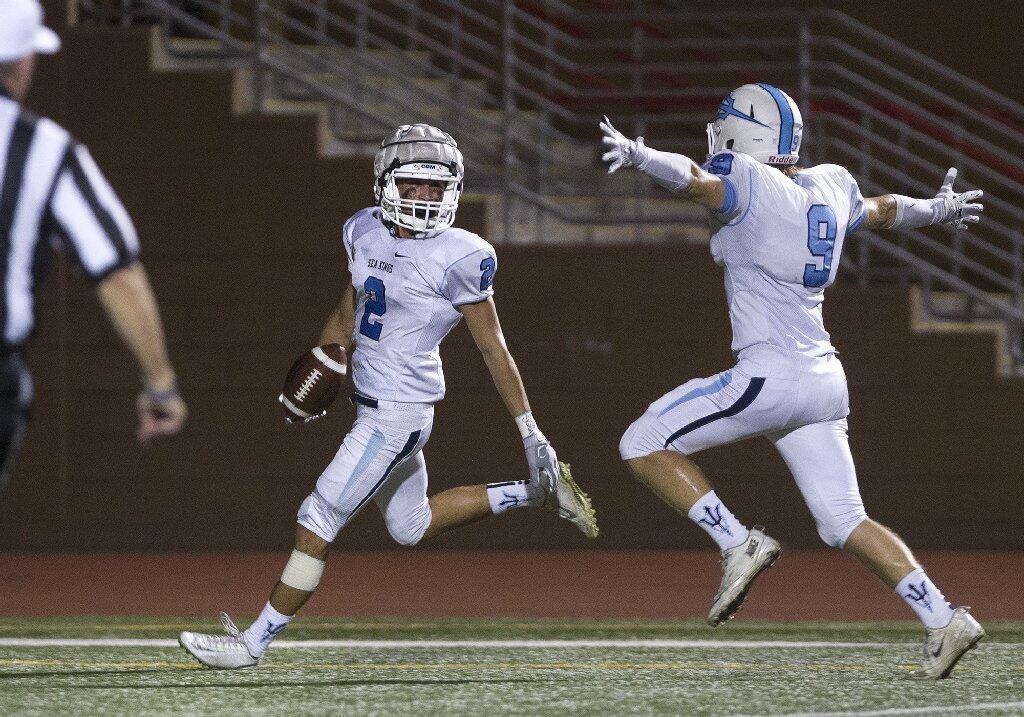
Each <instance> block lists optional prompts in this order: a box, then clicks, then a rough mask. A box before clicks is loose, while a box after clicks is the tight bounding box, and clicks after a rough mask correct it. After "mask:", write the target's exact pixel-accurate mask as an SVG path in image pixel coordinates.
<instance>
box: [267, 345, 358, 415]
mask: <svg viewBox="0 0 1024 717" xmlns="http://www.w3.org/2000/svg"><path fill="white" fill-rule="evenodd" d="M346 358H347V357H346V356H345V349H344V348H342V347H341V345H340V344H326V345H325V346H317V347H315V348H312V349H310V350H309V351H307V352H306V353H304V354H302V355H301V356H299V357H298V358H297V359H295V363H293V364H292V367H291V369H290V370H289V371H288V376H287V377H286V378H285V380H284V390H283V391H282V392H281V395H280V396H279V397H278V400H279V401H280V402H281V405H282V406H283V407H284V418H285V420H286V421H288V422H289V423H299V422H305V421H312V420H314V419H317V418H319V417H320V416H322V415H324V413H326V411H327V408H328V407H329V406H330V405H331V404H332V403H334V400H335V399H336V398H337V397H338V392H339V391H340V390H341V382H342V380H343V379H344V378H345V374H346V373H348V368H347V366H346V363H345V362H346Z"/></svg>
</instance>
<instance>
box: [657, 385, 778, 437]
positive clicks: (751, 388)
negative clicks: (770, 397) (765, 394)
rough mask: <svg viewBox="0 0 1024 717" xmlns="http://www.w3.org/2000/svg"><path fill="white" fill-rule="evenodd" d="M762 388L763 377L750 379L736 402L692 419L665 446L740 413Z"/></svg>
mask: <svg viewBox="0 0 1024 717" xmlns="http://www.w3.org/2000/svg"><path fill="white" fill-rule="evenodd" d="M762 388H764V379H763V378H752V379H750V384H749V385H748V386H747V390H746V391H744V392H743V395H742V396H740V397H739V398H738V399H737V400H736V403H734V404H732V405H731V406H729V407H728V408H724V409H722V410H721V411H716V412H714V413H709V414H708V415H706V416H704V417H702V418H698V419H697V420H696V421H691V422H690V423H688V424H686V425H685V426H683V427H682V428H680V429H679V430H678V431H676V432H675V433H673V434H672V435H671V436H669V437H668V440H666V441H665V448H668V447H669V446H670V445H672V443H673V442H674V441H676V440H677V439H678V438H680V437H682V436H685V435H686V434H687V433H690V432H691V431H696V430H697V429H698V428H701V427H703V426H706V425H708V424H709V423H712V422H714V421H717V420H718V419H719V418H729V417H731V416H735V415H736V414H738V413H740V412H741V411H742V410H743V409H745V408H746V407H747V406H749V405H750V404H752V403H753V402H754V399H755V398H757V395H758V394H759V393H761V389H762Z"/></svg>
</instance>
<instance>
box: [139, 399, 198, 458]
mask: <svg viewBox="0 0 1024 717" xmlns="http://www.w3.org/2000/svg"><path fill="white" fill-rule="evenodd" d="M136 407H137V408H138V411H139V430H138V437H139V442H140V443H142V444H146V443H149V441H150V440H152V439H153V438H157V437H159V436H173V435H174V434H175V433H177V432H178V431H180V430H181V427H182V426H183V425H184V423H185V418H186V417H187V416H188V407H187V406H186V405H185V401H183V400H182V398H181V394H179V393H178V387H177V385H173V386H171V388H169V389H166V390H163V391H155V390H153V389H145V390H143V391H142V392H141V393H139V398H138V400H137V401H136Z"/></svg>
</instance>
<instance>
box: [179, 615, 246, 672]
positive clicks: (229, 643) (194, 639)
mask: <svg viewBox="0 0 1024 717" xmlns="http://www.w3.org/2000/svg"><path fill="white" fill-rule="evenodd" d="M220 624H221V625H223V626H224V631H225V632H227V635H206V634H203V633H201V632H183V633H181V635H179V636H178V644H179V645H181V646H182V647H184V648H185V651H186V652H188V653H189V654H190V655H192V657H194V658H196V659H197V660H199V661H200V662H201V663H202V664H204V665H206V666H207V667H213V668H216V669H218V670H237V669H239V668H241V667H255V666H256V663H258V662H259V661H260V659H259V658H258V657H253V656H252V655H251V654H250V653H249V648H248V647H246V645H245V640H244V639H243V638H242V633H241V631H240V630H239V629H238V628H237V627H235V623H233V622H232V621H231V618H230V617H228V616H227V613H223V612H222V613H221V614H220Z"/></svg>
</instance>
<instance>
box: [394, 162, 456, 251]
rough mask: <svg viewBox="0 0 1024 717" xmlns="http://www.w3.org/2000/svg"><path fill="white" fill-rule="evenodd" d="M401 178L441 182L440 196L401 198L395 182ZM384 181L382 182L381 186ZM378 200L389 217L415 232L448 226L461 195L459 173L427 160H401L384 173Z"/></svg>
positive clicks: (441, 228) (453, 216) (398, 224)
mask: <svg viewBox="0 0 1024 717" xmlns="http://www.w3.org/2000/svg"><path fill="white" fill-rule="evenodd" d="M403 180H431V181H434V182H440V183H442V186H443V190H442V194H441V199H440V200H438V201H430V200H426V199H403V198H402V196H401V193H400V192H399V188H398V185H399V183H401V182H402V181H403ZM381 183H383V186H381ZM375 194H376V195H377V203H378V204H379V205H380V208H381V209H382V210H383V211H384V216H385V217H387V219H388V221H390V222H392V223H393V224H395V225H396V226H400V227H403V228H404V229H408V230H410V231H413V232H416V233H417V234H419V233H422V232H436V231H442V230H444V229H447V228H449V227H450V226H451V225H452V224H453V223H454V222H455V211H456V210H457V209H458V208H459V197H460V196H461V195H462V175H461V174H459V173H455V172H453V170H452V168H450V167H444V166H442V165H439V164H433V163H428V162H414V163H412V164H404V165H400V166H397V167H395V168H394V169H391V170H390V171H387V172H385V173H384V176H382V177H381V178H380V180H379V181H378V185H377V187H376V190H375Z"/></svg>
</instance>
